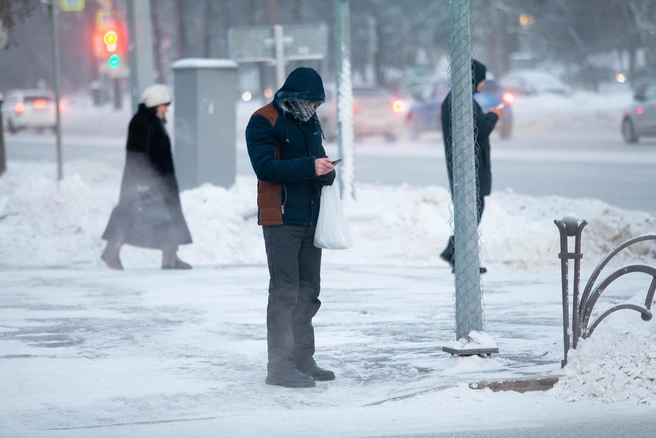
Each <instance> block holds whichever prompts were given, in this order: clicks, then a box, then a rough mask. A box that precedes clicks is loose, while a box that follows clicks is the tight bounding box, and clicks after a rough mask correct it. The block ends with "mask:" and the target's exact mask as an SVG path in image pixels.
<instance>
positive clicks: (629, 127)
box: [622, 81, 656, 144]
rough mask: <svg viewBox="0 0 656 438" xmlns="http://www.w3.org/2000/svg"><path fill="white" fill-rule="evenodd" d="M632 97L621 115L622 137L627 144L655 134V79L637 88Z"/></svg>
mask: <svg viewBox="0 0 656 438" xmlns="http://www.w3.org/2000/svg"><path fill="white" fill-rule="evenodd" d="M633 99H634V101H633V103H632V104H631V106H630V107H629V108H627V110H626V112H625V113H624V115H623V117H622V137H623V138H624V141H625V142H626V143H629V144H633V143H637V142H638V140H639V139H640V137H649V136H656V81H653V82H651V83H649V84H644V85H643V86H641V87H640V88H638V89H637V91H636V94H635V96H634V97H633Z"/></svg>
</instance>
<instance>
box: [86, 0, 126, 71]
mask: <svg viewBox="0 0 656 438" xmlns="http://www.w3.org/2000/svg"><path fill="white" fill-rule="evenodd" d="M93 52H94V55H95V56H96V58H98V60H99V61H100V62H101V65H103V64H104V66H105V68H109V69H116V68H118V67H119V66H121V61H122V58H123V57H124V56H127V33H126V32H125V29H124V27H123V23H122V21H121V19H120V16H119V14H118V12H117V11H116V10H112V9H100V10H98V12H97V13H96V30H95V33H94V35H93Z"/></svg>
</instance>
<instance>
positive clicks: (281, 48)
mask: <svg viewBox="0 0 656 438" xmlns="http://www.w3.org/2000/svg"><path fill="white" fill-rule="evenodd" d="M273 39H274V41H275V47H276V81H277V82H278V88H280V87H282V85H283V84H284V83H285V36H284V34H283V29H282V26H281V25H279V24H276V25H274V26H273Z"/></svg>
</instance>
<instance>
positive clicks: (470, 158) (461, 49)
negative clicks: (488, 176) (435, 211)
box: [447, 0, 483, 339]
mask: <svg viewBox="0 0 656 438" xmlns="http://www.w3.org/2000/svg"><path fill="white" fill-rule="evenodd" d="M449 12H450V26H451V40H450V69H449V74H450V82H451V101H450V115H451V152H452V153H451V154H447V160H449V159H450V160H451V161H450V163H449V164H450V165H451V166H452V167H451V170H452V186H451V190H452V202H453V226H454V241H453V247H452V251H454V257H453V258H452V260H454V262H455V287H456V338H457V339H461V338H467V336H468V335H469V333H470V332H471V331H472V330H476V331H482V330H483V306H482V290H481V278H480V259H479V253H480V247H479V234H478V219H479V217H478V215H479V211H478V210H479V208H481V207H482V205H481V204H480V202H481V200H480V198H479V188H478V184H477V170H478V169H477V167H476V166H477V160H476V155H477V153H478V151H477V149H476V148H477V145H476V142H475V138H476V132H475V118H476V114H475V112H474V111H475V106H474V104H473V91H474V90H473V82H474V81H473V71H472V42H471V35H472V32H471V23H472V19H471V18H472V17H471V5H470V0H451V5H450V11H449ZM449 155H451V156H449Z"/></svg>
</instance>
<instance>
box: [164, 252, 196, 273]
mask: <svg viewBox="0 0 656 438" xmlns="http://www.w3.org/2000/svg"><path fill="white" fill-rule="evenodd" d="M162 269H191V265H190V264H189V263H185V262H183V261H182V260H180V259H179V258H178V255H177V254H176V253H174V252H163V253H162Z"/></svg>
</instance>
